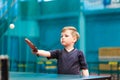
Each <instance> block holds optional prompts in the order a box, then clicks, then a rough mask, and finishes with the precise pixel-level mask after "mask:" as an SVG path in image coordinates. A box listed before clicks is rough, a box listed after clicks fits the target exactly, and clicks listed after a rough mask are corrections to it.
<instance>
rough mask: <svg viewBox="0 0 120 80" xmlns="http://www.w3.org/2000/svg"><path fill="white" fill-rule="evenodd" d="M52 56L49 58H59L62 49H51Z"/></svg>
mask: <svg viewBox="0 0 120 80" xmlns="http://www.w3.org/2000/svg"><path fill="white" fill-rule="evenodd" d="M50 54H51V57H47V59H54V58H56V59H58V56H59V54H60V50H50Z"/></svg>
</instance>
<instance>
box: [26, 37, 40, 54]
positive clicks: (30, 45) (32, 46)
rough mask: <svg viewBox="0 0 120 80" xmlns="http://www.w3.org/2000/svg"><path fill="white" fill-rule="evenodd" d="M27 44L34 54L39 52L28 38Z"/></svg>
mask: <svg viewBox="0 0 120 80" xmlns="http://www.w3.org/2000/svg"><path fill="white" fill-rule="evenodd" d="M25 42H26V43H27V44H28V45H29V47H30V48H31V49H32V50H33V51H34V52H37V51H38V49H37V47H36V46H35V45H34V44H33V43H32V42H31V41H30V40H29V39H28V38H25Z"/></svg>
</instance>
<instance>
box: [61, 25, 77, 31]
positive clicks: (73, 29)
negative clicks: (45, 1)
mask: <svg viewBox="0 0 120 80" xmlns="http://www.w3.org/2000/svg"><path fill="white" fill-rule="evenodd" d="M66 30H71V31H77V30H76V28H75V27H72V26H69V27H64V28H63V29H62V32H64V31H66Z"/></svg>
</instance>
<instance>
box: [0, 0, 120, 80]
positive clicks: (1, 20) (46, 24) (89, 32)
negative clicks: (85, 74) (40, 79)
mask: <svg viewBox="0 0 120 80" xmlns="http://www.w3.org/2000/svg"><path fill="white" fill-rule="evenodd" d="M64 26H75V27H76V28H77V30H78V31H79V33H80V35H81V37H80V39H79V40H78V42H77V43H76V45H75V47H76V48H78V49H80V50H82V51H83V52H84V55H85V57H86V60H87V63H88V67H89V71H90V75H112V77H113V78H114V80H115V79H116V80H118V79H119V78H120V76H119V73H120V63H119V62H120V0H0V55H8V56H9V61H10V62H9V63H10V66H9V70H10V71H16V72H42V73H56V69H57V66H56V60H54V59H53V60H47V59H46V58H44V57H37V56H35V55H33V54H32V53H31V50H30V48H29V46H28V45H27V44H26V43H25V41H24V39H25V38H29V39H30V40H31V41H32V42H33V43H34V44H35V45H36V46H37V48H39V49H44V50H52V49H61V48H63V47H62V46H61V44H60V40H59V39H60V32H61V29H62V28H63V27H64Z"/></svg>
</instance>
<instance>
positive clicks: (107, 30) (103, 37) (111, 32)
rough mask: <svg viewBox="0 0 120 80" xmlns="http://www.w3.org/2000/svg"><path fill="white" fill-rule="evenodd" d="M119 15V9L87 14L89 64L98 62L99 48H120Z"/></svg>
mask: <svg viewBox="0 0 120 80" xmlns="http://www.w3.org/2000/svg"><path fill="white" fill-rule="evenodd" d="M86 13H87V12H86ZM119 13H120V10H119V9H108V10H96V11H89V14H85V19H86V21H85V23H86V26H85V27H86V54H87V60H88V61H89V62H95V61H97V60H98V50H99V48H101V47H119V46H120V37H119V35H120V14H119ZM93 57H94V58H93Z"/></svg>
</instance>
